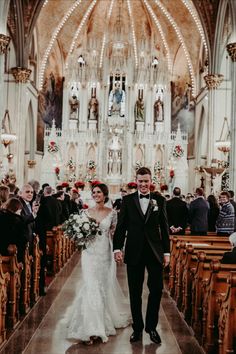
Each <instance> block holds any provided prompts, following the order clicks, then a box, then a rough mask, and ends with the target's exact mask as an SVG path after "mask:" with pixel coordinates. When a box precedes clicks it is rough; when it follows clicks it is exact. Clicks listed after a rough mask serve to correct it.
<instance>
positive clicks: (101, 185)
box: [92, 183, 109, 203]
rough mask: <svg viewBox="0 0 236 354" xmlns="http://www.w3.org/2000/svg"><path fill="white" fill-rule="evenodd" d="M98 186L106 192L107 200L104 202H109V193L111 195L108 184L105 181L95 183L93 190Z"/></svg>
mask: <svg viewBox="0 0 236 354" xmlns="http://www.w3.org/2000/svg"><path fill="white" fill-rule="evenodd" d="M96 187H98V188H99V189H101V191H102V193H103V194H104V197H105V201H104V202H105V203H107V202H108V200H109V197H108V195H109V189H108V187H107V185H106V184H104V183H98V184H95V185H94V186H93V187H92V191H93V190H94V188H96Z"/></svg>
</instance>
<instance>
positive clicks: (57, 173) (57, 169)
mask: <svg viewBox="0 0 236 354" xmlns="http://www.w3.org/2000/svg"><path fill="white" fill-rule="evenodd" d="M54 171H55V173H56V175H59V173H60V168H59V167H55V170H54Z"/></svg>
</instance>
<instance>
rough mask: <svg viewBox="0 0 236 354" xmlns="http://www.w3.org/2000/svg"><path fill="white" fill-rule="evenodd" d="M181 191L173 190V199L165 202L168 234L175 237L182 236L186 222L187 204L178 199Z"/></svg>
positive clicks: (176, 188)
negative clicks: (168, 227)
mask: <svg viewBox="0 0 236 354" xmlns="http://www.w3.org/2000/svg"><path fill="white" fill-rule="evenodd" d="M180 196H181V189H180V188H179V187H175V188H174V189H173V197H172V198H171V199H170V200H168V201H167V202H166V211H167V217H168V224H169V226H170V233H171V234H175V235H184V234H185V229H186V226H187V222H188V207H187V203H186V202H184V201H183V200H181V199H180Z"/></svg>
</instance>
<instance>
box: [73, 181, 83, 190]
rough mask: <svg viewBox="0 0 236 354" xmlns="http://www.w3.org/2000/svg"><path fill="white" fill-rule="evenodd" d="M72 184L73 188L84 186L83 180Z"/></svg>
mask: <svg viewBox="0 0 236 354" xmlns="http://www.w3.org/2000/svg"><path fill="white" fill-rule="evenodd" d="M74 186H75V188H80V189H83V188H84V187H85V183H84V182H83V181H76V182H75V184H74Z"/></svg>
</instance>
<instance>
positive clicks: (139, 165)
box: [134, 160, 142, 171]
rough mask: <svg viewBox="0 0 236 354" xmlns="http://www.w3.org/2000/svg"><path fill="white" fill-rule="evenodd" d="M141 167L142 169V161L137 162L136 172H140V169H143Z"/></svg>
mask: <svg viewBox="0 0 236 354" xmlns="http://www.w3.org/2000/svg"><path fill="white" fill-rule="evenodd" d="M141 167H142V163H141V161H139V160H138V161H136V162H135V167H134V168H135V171H138V169H139V168H141Z"/></svg>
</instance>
